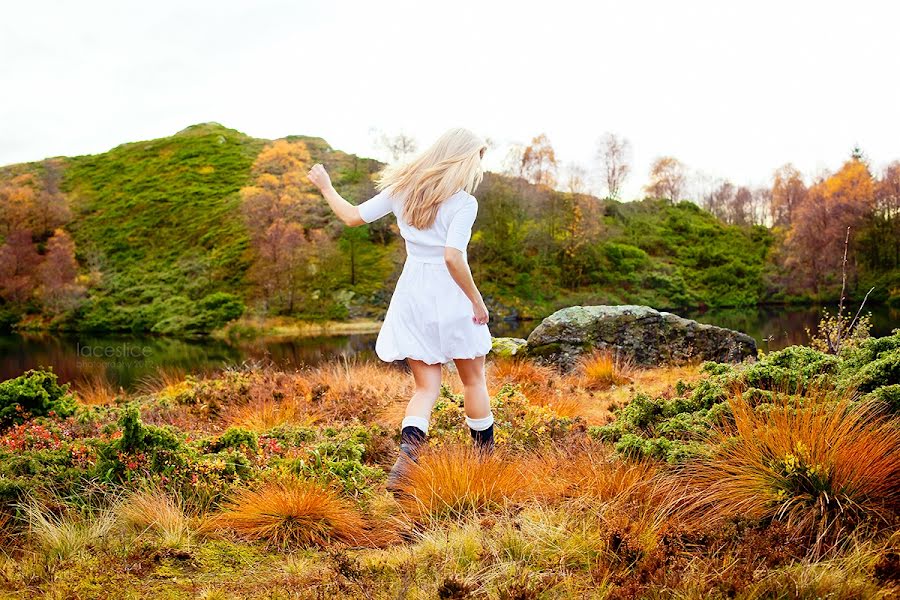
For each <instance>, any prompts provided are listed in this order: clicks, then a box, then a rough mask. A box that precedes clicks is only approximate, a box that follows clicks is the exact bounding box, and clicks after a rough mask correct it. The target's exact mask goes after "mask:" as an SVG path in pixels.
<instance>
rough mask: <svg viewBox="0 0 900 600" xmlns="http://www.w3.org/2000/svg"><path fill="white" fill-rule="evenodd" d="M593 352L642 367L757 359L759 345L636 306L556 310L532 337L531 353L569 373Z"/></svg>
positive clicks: (734, 334) (722, 330) (740, 336)
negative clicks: (616, 356) (604, 351)
mask: <svg viewBox="0 0 900 600" xmlns="http://www.w3.org/2000/svg"><path fill="white" fill-rule="evenodd" d="M594 348H599V349H610V350H615V351H619V352H621V353H623V354H625V355H627V356H630V357H631V358H632V359H633V360H634V361H635V362H636V363H637V364H640V365H677V364H683V363H686V362H689V361H694V360H700V361H703V360H714V361H717V362H741V361H743V360H744V359H746V358H751V359H755V358H756V340H754V339H753V338H752V337H750V336H749V335H747V334H745V333H741V332H739V331H733V330H731V329H725V328H723V327H716V326H714V325H706V324H703V323H698V322H697V321H692V320H690V319H685V318H683V317H679V316H678V315H673V314H672V313H668V312H661V311H658V310H655V309H652V308H650V307H649V306H636V305H624V306H602V305H601V306H570V307H569V308H564V309H562V310H558V311H556V312H555V313H553V314H552V315H550V316H549V317H547V318H546V319H544V320H543V321H542V322H541V324H540V325H538V326H537V327H536V328H535V330H534V331H532V332H531V335H529V336H528V347H527V353H528V355H529V356H532V357H535V358H536V359H537V360H538V361H540V362H544V363H549V364H554V365H556V366H558V367H561V368H563V369H571V368H572V367H573V366H574V365H575V362H576V361H577V359H578V356H579V355H580V354H582V353H584V352H589V351H591V350H592V349H594Z"/></svg>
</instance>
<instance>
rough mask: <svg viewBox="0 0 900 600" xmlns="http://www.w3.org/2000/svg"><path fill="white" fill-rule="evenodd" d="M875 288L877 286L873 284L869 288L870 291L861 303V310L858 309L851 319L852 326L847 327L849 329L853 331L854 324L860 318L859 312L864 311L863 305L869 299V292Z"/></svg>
mask: <svg viewBox="0 0 900 600" xmlns="http://www.w3.org/2000/svg"><path fill="white" fill-rule="evenodd" d="M874 289H875V286H874V285H873V286H872V287H871V288H869V291H868V292H866V296H865V297H864V298H863V301H862V304H860V305H859V310H858V311H856V316H855V317H853V320H852V321H850V327H848V328H847V331H853V325H854V324H855V323H856V320H857V319H858V318H859V313H861V312H862V309H863V306H865V305H866V300H868V299H869V294H871V293H872V290H874Z"/></svg>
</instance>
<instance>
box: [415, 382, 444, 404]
mask: <svg viewBox="0 0 900 600" xmlns="http://www.w3.org/2000/svg"><path fill="white" fill-rule="evenodd" d="M440 393H441V386H440V384H438V385H433V384H425V385H416V393H415V395H416V396H417V397H419V398H422V399H423V400H429V401H431V403H432V404H434V402H435V401H436V400H437V398H438V396H439V395H440Z"/></svg>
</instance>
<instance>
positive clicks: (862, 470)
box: [0, 354, 900, 599]
mask: <svg viewBox="0 0 900 600" xmlns="http://www.w3.org/2000/svg"><path fill="white" fill-rule="evenodd" d="M447 375H448V377H447V383H448V390H447V391H446V392H445V394H443V395H442V398H441V402H442V403H443V404H444V408H442V409H436V411H437V412H436V415H435V417H434V423H435V427H434V429H433V432H432V433H430V434H429V444H428V445H426V446H424V447H423V448H422V451H421V453H420V454H419V457H418V462H417V463H413V464H411V465H410V469H409V471H408V473H407V476H406V478H405V480H404V481H403V482H402V483H401V488H402V489H401V492H400V493H399V494H397V495H396V496H394V495H392V494H390V493H388V492H387V491H386V490H385V489H384V486H383V479H384V473H385V470H386V469H387V468H389V467H390V464H391V463H392V462H393V459H394V457H395V453H396V451H397V446H396V442H397V440H396V435H394V434H395V433H396V431H395V429H396V425H397V424H398V422H399V419H400V416H401V415H402V409H403V407H404V406H405V403H406V399H407V398H408V397H409V394H410V392H411V383H410V379H411V378H410V377H409V376H408V375H407V374H406V373H404V372H403V370H402V369H398V368H395V367H392V366H385V365H381V364H374V363H365V362H357V361H344V362H339V363H333V364H329V365H323V366H321V367H318V368H311V369H304V370H298V371H292V372H283V371H279V370H277V369H273V368H271V367H268V368H266V367H263V368H259V367H245V368H241V369H232V370H227V371H223V372H221V373H217V374H212V375H209V376H205V377H184V378H181V377H177V376H173V375H172V374H165V375H161V376H160V378H159V379H158V380H157V381H154V382H152V383H151V382H148V383H147V384H146V385H145V387H144V388H143V389H142V390H141V394H142V396H141V398H142V402H143V403H144V408H143V410H142V412H141V419H142V420H143V422H145V423H147V424H150V423H157V424H160V425H162V424H166V425H171V426H174V427H176V428H178V429H179V430H181V431H184V432H189V433H190V434H191V435H192V436H196V437H197V438H198V441H197V444H198V445H197V446H194V447H195V448H202V449H203V450H198V452H206V453H207V454H205V455H204V457H205V458H204V457H200V458H197V457H195V458H190V459H188V463H189V464H192V463H191V461H199V462H197V465H198V466H197V467H196V468H192V470H190V471H189V475H188V476H187V482H188V483H187V486H186V487H184V486H180V485H176V483H175V479H176V478H177V477H178V471H177V470H172V469H171V468H169V467H166V466H165V465H163V466H162V467H161V468H162V471H161V472H163V473H166V474H167V475H166V478H160V477H154V476H153V472H152V471H148V470H147V469H148V467H147V466H146V463H145V462H141V461H142V460H144V459H143V458H141V456H140V453H139V452H134V453H128V452H126V453H125V456H124V458H123V461H125V462H126V464H127V465H131V466H127V470H126V472H125V473H126V477H125V478H124V479H121V480H119V481H117V482H115V483H110V484H101V483H97V484H95V485H92V486H91V487H88V488H85V489H86V490H88V491H89V493H87V494H86V495H81V496H78V495H71V494H70V495H68V496H66V495H61V494H60V493H58V491H56V490H54V489H53V485H49V484H50V483H53V482H52V480H48V485H47V486H43V487H41V486H39V487H38V488H36V489H34V490H33V491H32V492H30V493H29V496H28V497H29V498H32V500H29V501H23V502H22V503H21V504H19V505H16V506H18V508H16V507H15V506H13V507H12V508H11V509H10V511H7V512H4V511H0V548H2V550H3V552H2V553H0V587H2V589H4V590H6V589H13V588H15V587H18V588H21V589H22V590H24V595H25V597H37V596H45V595H51V596H57V597H83V596H86V597H90V593H91V591H90V590H92V589H119V590H122V593H123V594H125V595H127V594H130V595H131V596H134V597H151V596H160V597H173V598H180V597H185V598H188V597H198V595H199V597H208V598H218V597H221V598H238V597H297V598H306V597H309V598H323V597H350V598H356V597H359V598H398V597H401V598H404V597H406V598H414V597H429V598H430V597H443V598H453V597H459V598H462V597H481V598H541V597H579V598H581V597H596V598H610V599H612V598H616V599H618V598H624V599H638V598H648V597H650V598H655V597H680V598H701V597H702V598H754V599H756V598H772V597H779V598H781V597H784V598H807V597H810V598H812V597H829V598H846V599H855V598H888V597H890V594H896V593H898V591H900V560H898V558H897V557H898V556H900V537H898V534H897V533H896V525H897V518H898V513H900V488H898V485H900V484H898V483H897V482H898V481H900V454H898V452H900V430H898V428H897V426H896V424H895V421H893V420H891V419H890V418H888V417H887V416H886V415H885V414H883V413H878V412H876V408H875V406H876V405H874V404H872V405H865V404H861V403H860V402H858V401H854V400H851V396H849V395H846V394H845V395H841V394H837V393H836V392H834V391H833V390H828V391H826V390H818V389H814V388H809V389H806V390H804V395H803V396H802V397H798V396H796V395H790V394H783V395H781V396H777V397H778V398H779V400H780V402H781V403H780V404H778V403H775V404H774V405H772V406H769V408H767V409H766V410H758V409H757V399H755V398H750V397H745V396H744V395H743V394H742V392H741V390H740V389H736V390H735V391H734V392H733V395H732V396H731V398H730V400H729V408H730V414H731V415H733V418H732V419H731V420H728V421H726V422H725V424H724V425H723V426H722V427H721V428H720V429H719V430H717V431H716V432H714V434H713V436H712V437H711V438H710V440H709V445H710V447H711V448H712V449H713V451H712V452H711V453H710V454H709V455H708V456H705V457H703V458H698V459H695V460H692V461H689V462H687V463H685V464H682V465H670V464H667V463H665V462H662V461H659V460H653V459H646V458H645V459H639V460H638V459H628V458H625V457H623V456H622V455H621V454H620V453H618V452H616V451H615V450H614V448H613V446H612V445H611V444H608V443H604V442H601V441H598V439H597V438H594V437H592V436H589V435H586V434H585V423H591V422H593V423H604V422H606V421H607V420H608V419H609V418H610V413H609V409H610V407H612V406H615V405H617V404H619V405H621V404H624V403H625V402H627V399H628V398H629V397H630V396H631V395H633V394H635V393H637V392H645V393H648V394H652V395H654V396H659V397H672V396H674V395H675V392H674V386H675V384H676V382H677V381H679V380H681V381H696V380H697V379H698V378H700V377H701V373H700V372H699V369H698V368H697V367H696V366H687V367H680V368H670V369H642V368H637V367H634V366H632V365H627V364H625V363H621V362H618V361H616V360H615V358H614V357H611V356H610V355H604V354H597V355H591V356H588V357H585V358H584V359H583V360H582V362H581V363H580V365H579V368H578V369H576V370H574V371H573V372H571V373H569V374H560V373H558V372H556V371H555V370H553V369H552V368H549V367H545V366H540V365H535V364H532V363H529V362H526V361H522V360H512V359H493V360H491V361H490V362H489V364H488V379H489V388H490V392H491V394H492V395H493V396H494V402H496V403H497V404H496V409H495V417H496V418H497V419H498V421H497V427H498V429H499V431H501V432H502V430H503V429H504V428H509V427H512V426H508V425H505V424H506V423H516V425H515V427H516V428H518V429H521V431H515V432H509V431H506V432H503V435H498V445H497V447H496V450H495V452H494V453H493V454H490V455H485V454H483V453H480V452H478V451H477V450H476V448H475V447H474V446H473V445H472V444H471V443H470V440H469V439H468V436H467V434H466V432H465V431H464V426H463V424H462V421H461V412H460V411H461V407H460V406H459V404H458V403H459V401H460V398H459V397H458V396H455V394H458V393H460V392H461V386H460V383H459V381H458V377H457V376H456V374H455V373H453V372H452V371H451V372H448V373H447ZM92 397H93V396H90V395H88V398H92ZM561 423H562V425H561ZM148 426H149V425H148ZM98 427H99V426H98ZM385 428H386V429H387V430H386V431H385ZM83 430H84V431H96V428H87V427H84V429H83ZM29 431H31V430H27V429H20V430H16V432H17V433H16V435H23V436H25V438H23V440H24V441H22V442H21V443H34V442H28V439H30V438H28V437H27V436H28V435H35V433H40V432H39V431H38V430H35V432H32V433H28V432H29ZM72 431H81V430H75V429H73V430H72ZM226 431H229V432H230V434H231V435H232V437H233V438H234V440H235V441H231V442H227V443H226V442H225V441H223V440H225V439H226V436H225V435H223V434H224V433H225V432H226ZM41 435H43V434H41ZM148 435H149V434H148ZM201 440H205V441H202V443H201ZM254 440H255V441H254ZM51 441H52V439H51V440H49V441H47V442H42V443H45V444H50V442H51ZM17 443H19V442H17ZM254 444H255V445H254ZM50 447H53V446H52V445H50ZM141 452H146V450H144V451H141ZM164 456H166V457H168V458H166V459H165V460H168V461H170V462H172V461H173V458H172V456H171V455H164ZM175 462H177V461H175ZM132 463H133V464H132ZM142 465H144V466H142ZM142 469H143V470H142ZM167 478H168V479H167ZM207 479H208V480H209V481H207ZM150 480H153V481H152V482H151V481H150ZM210 482H212V483H210ZM145 483H152V484H151V485H144V484H145ZM213 483H214V485H213ZM204 486H210V487H208V488H207V487H204ZM204 490H205V491H204ZM199 497H202V498H204V502H197V501H196V499H197V498H199ZM17 510H18V513H17V512H16V511H17ZM7 515H8V516H7ZM89 582H94V583H89ZM98 582H99V583H98ZM91 585H93V586H95V587H94V588H91V587H90V586H91ZM96 586H99V588H98V587H96ZM142 587H143V591H138V590H139V589H141V588H142ZM288 590H290V591H288ZM784 590H792V591H791V592H790V593H787V594H785V592H784ZM660 594H662V595H660Z"/></svg>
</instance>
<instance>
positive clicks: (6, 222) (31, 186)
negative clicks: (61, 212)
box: [0, 173, 37, 235]
mask: <svg viewBox="0 0 900 600" xmlns="http://www.w3.org/2000/svg"><path fill="white" fill-rule="evenodd" d="M36 196H37V188H36V185H35V180H34V174H32V173H23V174H21V175H17V176H15V177H12V178H10V179H9V180H7V181H3V182H0V224H2V225H3V233H4V234H5V235H9V234H10V233H11V232H13V231H26V230H27V231H29V232H30V231H31V221H32V214H33V211H34V201H35V197H36Z"/></svg>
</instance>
